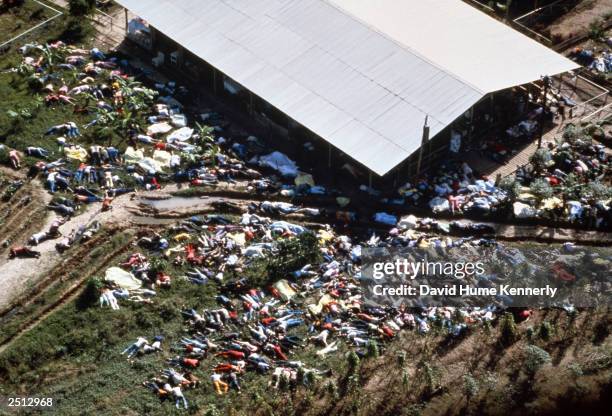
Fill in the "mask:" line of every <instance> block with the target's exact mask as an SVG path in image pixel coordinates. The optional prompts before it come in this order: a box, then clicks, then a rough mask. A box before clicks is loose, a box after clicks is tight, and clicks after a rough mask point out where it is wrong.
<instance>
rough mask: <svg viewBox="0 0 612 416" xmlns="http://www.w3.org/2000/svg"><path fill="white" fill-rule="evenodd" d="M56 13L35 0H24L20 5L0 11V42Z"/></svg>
mask: <svg viewBox="0 0 612 416" xmlns="http://www.w3.org/2000/svg"><path fill="white" fill-rule="evenodd" d="M56 14H57V13H56V12H54V11H53V10H51V9H49V8H48V7H44V6H41V5H40V4H38V3H37V2H35V1H32V0H26V1H25V3H24V4H23V6H22V7H15V8H12V9H10V10H8V11H5V12H3V13H0V34H1V35H0V43H3V42H6V41H8V40H9V39H12V38H13V37H15V36H17V35H19V34H21V33H23V32H25V31H26V30H28V29H30V28H32V27H34V26H36V25H37V24H39V23H42V22H43V21H45V20H47V19H49V18H51V17H53V16H55V15H56Z"/></svg>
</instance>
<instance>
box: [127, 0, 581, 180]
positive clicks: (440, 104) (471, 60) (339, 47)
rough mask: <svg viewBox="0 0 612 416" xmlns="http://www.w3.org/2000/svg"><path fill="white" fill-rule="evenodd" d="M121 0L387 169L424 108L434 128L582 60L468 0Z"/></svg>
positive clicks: (416, 140) (412, 139)
mask: <svg viewBox="0 0 612 416" xmlns="http://www.w3.org/2000/svg"><path fill="white" fill-rule="evenodd" d="M118 2H119V3H120V4H122V5H123V6H125V7H127V8H129V9H131V10H132V11H133V12H134V13H136V14H138V15H140V16H141V17H143V18H144V19H146V20H148V21H149V22H150V23H151V24H152V25H153V26H155V27H156V28H157V29H158V30H160V31H161V32H162V33H164V34H165V35H166V36H168V37H170V38H172V39H174V40H175V41H176V42H178V43H180V44H181V45H183V46H184V47H185V48H186V49H188V50H189V51H191V52H192V53H194V54H195V55H198V56H200V57H201V58H202V59H204V60H205V61H207V62H208V63H209V64H211V65H213V66H214V67H216V68H217V69H219V70H220V71H222V72H223V73H225V74H227V75H228V76H229V77H231V78H232V79H234V80H235V81H237V82H239V83H240V84H242V85H243V86H245V87H246V88H248V89H250V90H251V91H253V93H255V94H257V95H258V96H260V97H261V98H263V99H264V100H266V101H268V102H269V103H270V104H271V105H273V106H275V107H277V108H278V109H279V110H281V111H283V112H284V113H286V114H287V115H288V116H289V117H291V118H293V119H294V120H296V121H297V122H299V123H301V124H303V125H304V126H305V127H307V128H308V129H310V130H312V131H313V132H315V133H316V134H318V135H319V136H321V137H323V138H324V139H325V140H328V141H329V142H330V143H332V144H333V145H334V146H336V147H338V148H339V149H341V150H342V151H344V152H346V153H347V154H348V155H350V156H351V157H353V158H354V159H355V160H357V161H359V162H361V163H362V164H364V165H365V166H367V167H368V168H370V169H371V170H373V171H374V172H376V173H378V174H380V175H383V174H385V173H386V172H388V171H389V170H391V169H392V168H393V167H394V166H396V165H397V164H398V163H400V162H401V161H402V160H404V159H405V158H406V157H408V156H409V155H410V154H411V153H413V152H414V151H415V150H417V149H418V147H419V146H420V143H421V132H422V126H423V121H424V118H425V115H429V120H430V125H431V132H432V137H433V135H435V134H436V133H437V132H439V131H440V130H441V129H443V128H444V127H445V126H447V125H448V124H450V123H451V122H452V121H453V120H454V119H456V118H457V117H458V116H460V115H461V114H462V113H463V112H465V111H466V110H467V109H469V108H470V107H471V106H472V105H473V104H474V103H475V102H477V101H478V100H479V99H481V98H482V97H483V96H484V95H486V94H487V93H489V92H492V91H494V90H497V89H501V88H503V87H508V86H511V85H518V84H522V83H525V82H529V81H532V80H534V79H537V78H539V77H540V75H542V74H551V73H553V72H555V71H556V72H563V71H565V70H568V69H572V68H574V67H575V65H574V64H573V63H571V62H570V61H568V60H566V59H565V58H562V57H560V56H559V55H557V54H555V53H553V52H552V51H550V50H548V49H546V48H544V47H543V46H541V45H538V44H536V43H535V42H533V41H531V40H530V39H528V38H526V37H524V36H522V35H520V34H518V33H517V32H515V31H513V30H512V29H510V28H508V27H506V26H504V25H502V24H500V23H499V22H497V21H495V20H493V19H491V18H489V17H488V16H486V15H483V14H482V13H480V12H479V11H477V10H476V9H473V8H471V7H470V6H467V5H465V4H464V3H463V2H462V1H460V0H419V1H416V0H377V1H376V2H374V1H371V0H181V1H171V0H118ZM510 62H512V64H509V63H510ZM556 72H555V73H556Z"/></svg>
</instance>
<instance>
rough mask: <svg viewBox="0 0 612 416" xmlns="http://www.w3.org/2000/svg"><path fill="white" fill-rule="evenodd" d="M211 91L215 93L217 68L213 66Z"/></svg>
mask: <svg viewBox="0 0 612 416" xmlns="http://www.w3.org/2000/svg"><path fill="white" fill-rule="evenodd" d="M213 93H214V94H215V95H217V69H216V68H213Z"/></svg>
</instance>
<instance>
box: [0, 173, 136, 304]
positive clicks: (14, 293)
mask: <svg viewBox="0 0 612 416" xmlns="http://www.w3.org/2000/svg"><path fill="white" fill-rule="evenodd" d="M31 186H32V187H33V192H36V193H37V194H38V195H40V196H42V198H43V201H44V202H45V204H46V203H48V201H50V199H51V197H50V195H49V194H48V193H47V192H46V191H45V190H44V189H43V188H42V186H41V185H40V184H39V183H38V182H36V181H33V182H31ZM130 198H131V196H130V195H121V196H119V197H117V198H116V199H115V201H113V209H112V210H110V211H107V212H102V211H101V204H93V205H89V206H88V209H87V210H86V211H85V212H84V213H83V214H81V215H77V216H75V217H73V218H72V219H71V220H70V221H68V222H66V223H65V224H64V225H62V226H61V227H60V232H61V233H62V234H63V235H67V234H69V233H70V232H71V231H72V230H74V229H77V228H78V227H80V226H82V225H87V224H89V223H91V222H92V221H94V220H97V221H99V222H100V224H102V226H105V225H108V224H115V225H121V224H126V223H127V222H126V221H127V219H128V218H129V217H130V216H131V214H130V213H129V211H127V210H126V209H125V207H126V205H129V204H130ZM28 209H29V206H28V207H25V211H24V212H23V216H24V217H25V218H27V216H28V215H29V214H28ZM20 215H21V214H20ZM55 218H56V216H55V214H53V212H50V213H49V214H48V215H47V216H46V220H45V221H44V222H43V223H42V224H40V223H39V224H35V225H34V226H32V227H29V228H28V229H27V230H24V232H22V233H21V235H20V236H19V240H18V242H20V243H23V242H25V241H27V239H28V237H29V236H30V235H32V234H33V233H34V232H38V231H42V230H47V229H48V228H49V227H50V225H51V223H52V222H53V221H54V220H55ZM57 241H58V240H47V241H45V242H43V243H41V244H39V245H38V246H36V247H35V250H36V251H38V252H40V253H41V256H40V257H39V258H37V259H35V258H31V259H30V258H19V259H12V260H9V259H8V256H7V255H6V253H4V254H3V255H2V257H0V310H1V309H3V308H4V307H6V306H7V305H9V304H10V303H11V301H12V300H13V299H15V298H17V297H19V296H21V295H22V294H24V293H25V292H26V291H27V290H28V288H31V287H33V286H35V285H36V283H37V282H38V281H39V280H40V279H42V278H44V276H45V274H46V273H47V272H48V271H50V270H51V269H53V268H54V267H57V266H58V265H59V264H60V263H61V262H62V261H65V260H66V259H65V258H63V257H62V256H61V255H60V254H59V253H58V252H57V251H56V250H55V244H56V243H57ZM67 272H68V271H66V273H67Z"/></svg>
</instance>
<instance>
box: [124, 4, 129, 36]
mask: <svg viewBox="0 0 612 416" xmlns="http://www.w3.org/2000/svg"><path fill="white" fill-rule="evenodd" d="M123 11H124V12H125V34H126V35H127V33H128V10H127V9H123Z"/></svg>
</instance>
